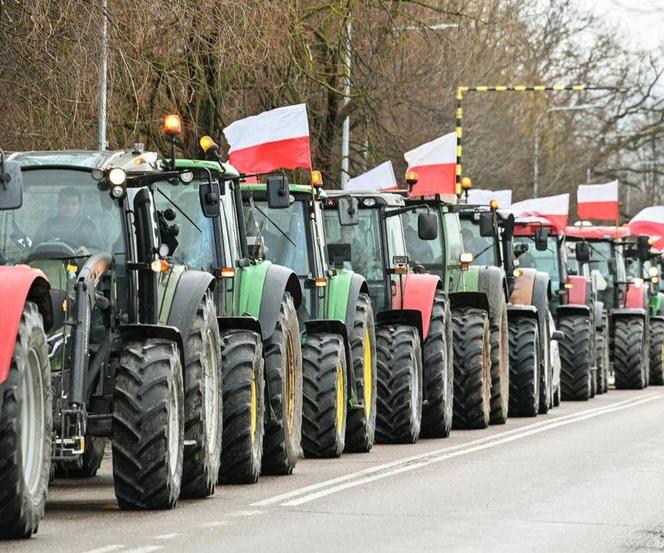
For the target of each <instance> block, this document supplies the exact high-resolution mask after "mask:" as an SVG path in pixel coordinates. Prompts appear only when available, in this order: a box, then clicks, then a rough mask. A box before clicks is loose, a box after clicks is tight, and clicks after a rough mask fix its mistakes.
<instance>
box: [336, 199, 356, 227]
mask: <svg viewBox="0 0 664 553" xmlns="http://www.w3.org/2000/svg"><path fill="white" fill-rule="evenodd" d="M358 205H359V202H358V200H357V198H353V196H340V197H339V199H338V200H337V210H338V211H339V224H340V225H341V226H342V227H350V226H353V225H357V224H358V223H359V222H360V212H359V211H358Z"/></svg>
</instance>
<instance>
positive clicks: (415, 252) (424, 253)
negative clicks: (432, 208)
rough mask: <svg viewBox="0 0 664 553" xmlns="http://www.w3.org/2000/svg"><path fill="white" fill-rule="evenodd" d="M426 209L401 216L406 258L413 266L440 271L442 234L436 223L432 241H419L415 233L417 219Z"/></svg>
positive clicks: (408, 212)
mask: <svg viewBox="0 0 664 553" xmlns="http://www.w3.org/2000/svg"><path fill="white" fill-rule="evenodd" d="M426 212H427V209H426V208H421V209H416V210H413V211H407V212H406V213H403V214H402V215H401V218H402V221H403V232H404V235H405V237H406V248H407V249H408V256H409V257H410V261H411V263H412V264H413V265H423V266H424V267H426V268H428V269H433V270H441V269H442V262H443V233H442V232H441V229H440V221H439V222H438V235H437V236H436V238H435V239H434V240H420V237H419V235H418V233H417V217H418V215H419V214H420V213H426Z"/></svg>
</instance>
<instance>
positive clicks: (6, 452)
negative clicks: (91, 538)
mask: <svg viewBox="0 0 664 553" xmlns="http://www.w3.org/2000/svg"><path fill="white" fill-rule="evenodd" d="M0 394H2V400H1V401H0V405H2V410H1V411H0V467H2V470H1V471H0V538H8V539H16V538H29V537H30V536H32V534H35V533H36V532H37V528H38V527H39V522H40V521H41V519H42V516H43V515H44V506H45V504H46V494H47V491H48V480H49V474H50V464H51V430H52V407H51V368H50V365H49V360H48V348H47V346H46V335H45V333H44V323H43V322H42V317H41V315H40V314H39V310H38V309H37V306H36V305H35V304H34V303H32V302H27V303H26V304H25V307H24V308H23V313H22V314H21V321H20V323H19V327H18V332H17V336H16V345H15V346H14V355H13V356H12V360H11V365H10V368H9V375H8V378H7V380H5V382H4V383H2V384H0Z"/></svg>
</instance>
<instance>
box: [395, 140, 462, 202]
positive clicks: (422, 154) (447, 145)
mask: <svg viewBox="0 0 664 553" xmlns="http://www.w3.org/2000/svg"><path fill="white" fill-rule="evenodd" d="M403 157H404V158H405V160H406V163H408V170H409V171H415V172H416V173H417V175H418V181H417V184H416V185H415V186H414V187H413V190H412V192H411V195H412V196H431V195H433V194H454V193H455V190H454V181H455V173H456V170H455V168H456V133H450V134H446V135H444V136H441V137H439V138H436V139H435V140H432V141H431V142H427V143H426V144H422V145H421V146H418V147H417V148H415V149H414V150H410V151H409V152H406V153H405V154H404V156H403Z"/></svg>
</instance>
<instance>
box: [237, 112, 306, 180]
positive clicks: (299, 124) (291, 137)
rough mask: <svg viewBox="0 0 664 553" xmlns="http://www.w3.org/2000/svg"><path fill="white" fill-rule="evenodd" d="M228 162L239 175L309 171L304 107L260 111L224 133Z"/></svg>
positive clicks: (241, 120)
mask: <svg viewBox="0 0 664 553" xmlns="http://www.w3.org/2000/svg"><path fill="white" fill-rule="evenodd" d="M224 135H225V136H226V140H228V144H229V146H230V149H229V150H228V161H229V162H230V163H231V164H232V165H234V166H235V167H236V168H237V169H238V171H240V172H242V173H267V172H269V171H273V170H275V169H295V168H298V167H303V168H305V169H311V147H310V144H309V122H308V120H307V106H306V104H297V105H295V106H287V107H283V108H277V109H273V110H270V111H264V112H263V113H260V114H258V115H254V116H252V117H247V118H245V119H240V120H239V121H234V122H233V123H231V124H230V125H228V127H226V128H225V129H224Z"/></svg>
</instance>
